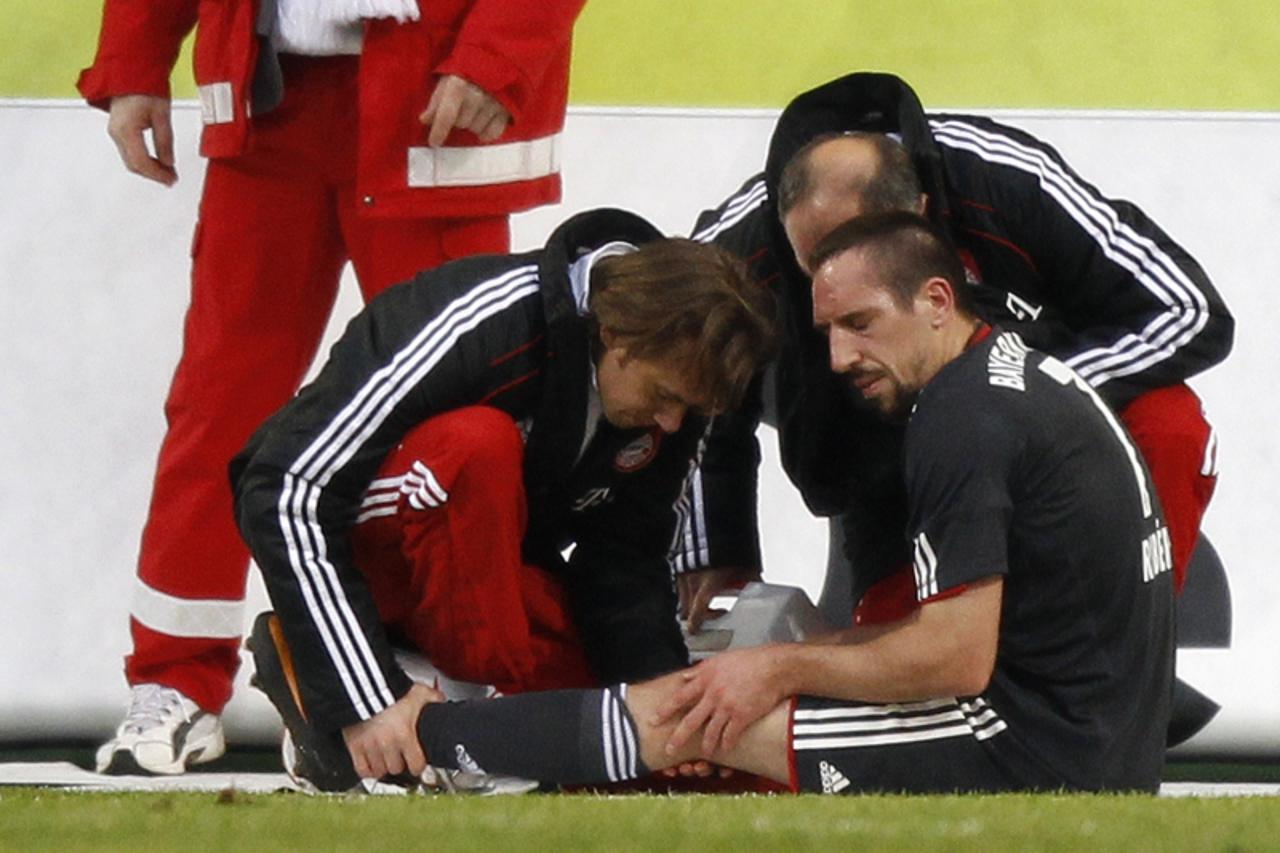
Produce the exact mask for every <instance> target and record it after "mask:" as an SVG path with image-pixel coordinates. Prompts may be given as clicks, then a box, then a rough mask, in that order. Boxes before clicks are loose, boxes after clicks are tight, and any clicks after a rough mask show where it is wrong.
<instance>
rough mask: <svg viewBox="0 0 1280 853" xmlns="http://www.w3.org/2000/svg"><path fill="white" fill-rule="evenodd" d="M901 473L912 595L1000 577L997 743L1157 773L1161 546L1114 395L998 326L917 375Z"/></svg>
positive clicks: (1165, 698)
mask: <svg viewBox="0 0 1280 853" xmlns="http://www.w3.org/2000/svg"><path fill="white" fill-rule="evenodd" d="M906 482H907V491H908V501H909V506H910V522H909V526H908V533H909V538H910V542H911V546H912V548H913V551H914V570H915V579H916V591H917V597H918V598H919V599H920V600H922V601H924V600H927V599H929V598H930V597H932V596H935V595H938V594H939V593H943V592H946V591H947V590H948V589H952V588H954V587H956V586H958V585H961V584H965V583H969V582H972V581H976V580H979V579H981V578H985V577H990V576H993V575H1000V576H1002V577H1003V580H1004V598H1003V603H1002V611H1001V616H1000V636H999V647H998V652H997V656H996V663H995V673H994V676H993V678H992V681H991V684H990V686H989V687H988V689H987V690H986V691H985V692H984V693H983V698H984V699H985V700H986V702H987V703H989V704H990V706H991V708H992V709H993V710H994V713H995V714H996V715H997V716H998V717H999V718H1000V719H1001V720H1003V721H1004V722H1005V724H1006V725H1007V730H1006V731H1004V732H1002V733H1001V734H1000V736H999V737H998V738H993V739H992V744H993V745H998V746H999V747H1000V748H1001V749H1002V750H1003V753H1002V754H1006V755H1007V754H1008V753H1009V752H1010V749H1009V743H1008V742H1009V741H1013V742H1016V744H1017V745H1018V747H1019V749H1018V750H1016V752H1014V759H1013V760H1015V761H1017V760H1025V761H1028V762H1032V766H1031V767H1030V768H1023V770H1033V769H1035V765H1036V764H1038V765H1039V766H1041V767H1042V768H1046V769H1048V770H1049V771H1051V772H1052V773H1053V774H1054V778H1057V779H1059V780H1061V782H1062V783H1063V784H1066V785H1068V786H1070V787H1072V788H1084V789H1145V790H1154V789H1155V787H1156V786H1157V785H1158V782H1159V778H1160V772H1161V769H1162V767H1163V761H1164V748H1165V729H1166V726H1167V723H1168V717H1169V699H1170V690H1171V683H1172V677H1173V642H1174V635H1173V588H1172V574H1171V566H1172V554H1171V547H1170V541H1169V532H1168V529H1167V527H1166V526H1165V523H1164V518H1163V514H1162V512H1161V509H1160V502H1159V499H1158V497H1157V496H1156V493H1155V490H1154V488H1153V487H1152V484H1151V480H1150V477H1149V475H1148V473H1147V470H1146V466H1145V464H1144V463H1143V461H1142V458H1141V456H1140V455H1139V453H1138V451H1137V449H1136V448H1135V447H1134V445H1133V442H1132V441H1131V439H1130V438H1129V436H1128V434H1127V433H1126V432H1125V430H1124V427H1123V426H1122V425H1121V424H1120V422H1119V421H1118V419H1117V418H1116V416H1115V415H1114V414H1113V413H1112V411H1111V409H1110V408H1109V407H1108V406H1107V405H1106V403H1105V402H1104V401H1103V400H1102V399H1101V398H1100V397H1099V396H1098V394H1097V393H1096V391H1094V389H1093V388H1092V387H1091V386H1090V385H1088V383H1087V382H1085V381H1084V379H1083V378H1081V377H1080V375H1079V374H1077V373H1076V372H1074V371H1073V370H1071V368H1070V367H1068V366H1067V365H1066V364H1065V363H1063V362H1062V361H1059V360H1058V359H1056V358H1054V357H1052V356H1048V355H1045V354H1044V353H1040V352H1038V351H1036V350H1033V349H1028V348H1027V346H1026V345H1025V344H1024V343H1023V341H1022V339H1021V338H1020V337H1019V336H1018V335H1017V334H1016V333H1014V332H1000V331H996V332H994V333H993V334H991V335H989V336H988V337H987V338H986V339H985V340H983V341H982V342H980V343H978V344H975V345H974V346H972V347H971V348H970V349H968V350H967V351H966V352H964V353H963V354H962V355H961V356H959V357H958V358H957V359H955V360H954V361H952V362H951V363H949V364H948V365H947V366H945V367H944V368H943V369H942V370H941V371H940V372H939V373H938V375H937V376H936V377H934V379H933V380H932V381H931V382H930V383H929V384H928V385H926V386H925V388H924V390H923V391H922V392H921V394H920V397H919V399H918V400H917V403H916V407H915V410H914V411H913V413H912V415H911V419H910V422H909V424H908V426H907V440H906ZM925 606H926V607H927V606H929V605H928V604H927V603H926V604H925ZM997 741H998V742H999V743H998V744H997V743H996V742H997ZM1020 775H1028V774H1027V773H1021V774H1020ZM1029 775H1030V778H1036V775H1035V774H1029Z"/></svg>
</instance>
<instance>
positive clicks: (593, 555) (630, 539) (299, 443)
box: [231, 210, 707, 729]
mask: <svg viewBox="0 0 1280 853" xmlns="http://www.w3.org/2000/svg"><path fill="white" fill-rule="evenodd" d="M660 236H661V235H660V234H659V232H658V231H657V230H656V229H654V228H653V226H651V225H650V224H649V223H647V222H645V221H644V220H641V219H639V218H638V217H636V216H633V215H631V214H629V213H625V212H622V211H616V210H598V211H591V212H588V213H583V214H580V215H578V216H576V217H574V218H572V219H570V220H569V221H568V222H566V223H565V224H563V225H562V226H560V228H559V229H557V230H556V232H555V233H554V234H553V235H552V236H551V238H550V241H549V242H548V243H547V245H546V247H545V248H543V249H541V250H538V251H533V252H528V253H524V254H516V255H495V256H486V257H475V258H469V259H465V260H460V261H456V262H453V263H450V264H447V265H445V266H442V267H440V268H438V269H435V270H431V271H427V272H423V273H420V274H419V275H418V276H417V277H416V278H414V279H413V280H411V281H409V282H407V283H405V284H401V285H398V286H396V287H394V288H391V289H390V290H388V291H386V292H385V293H384V294H382V295H380V296H379V297H378V298H376V299H374V300H373V301H372V302H370V303H369V305H368V306H367V307H366V308H365V310H364V311H362V312H361V313H360V314H359V315H358V316H357V317H356V318H355V319H354V320H352V322H351V324H350V325H349V326H348V327H347V329H346V332H345V333H344V335H343V336H342V339H341V340H340V341H339V342H338V343H337V345H336V346H335V347H334V349H333V351H332V353H331V354H330V357H329V360H328V363H327V364H326V365H325V367H324V369H323V371H322V372H321V373H320V375H319V376H318V377H317V379H316V380H315V382H313V383H312V384H310V385H308V386H307V387H306V388H304V389H303V390H302V391H301V392H300V393H299V394H298V396H297V397H295V398H294V399H293V400H292V401H291V402H290V403H289V404H288V405H286V406H285V407H284V408H283V409H282V410H281V411H279V412H278V413H277V414H276V415H274V416H273V417H272V418H271V419H269V420H268V421H267V422H266V423H265V424H264V425H263V426H262V427H261V428H260V429H259V430H258V431H257V432H256V433H255V434H254V436H253V437H252V438H251V439H250V441H249V444H248V445H247V446H246V447H245V449H244V450H243V451H242V452H241V453H240V454H239V455H238V456H237V457H236V458H235V460H233V462H232V464H231V479H232V484H233V487H234V490H235V495H236V516H237V520H238V522H239V525H240V530H241V533H242V534H243V536H244V538H245V540H246V541H247V542H248V543H249V547H250V549H251V550H252V551H253V556H254V558H255V559H256V560H257V562H258V565H259V566H260V567H261V569H262V572H263V575H264V578H265V580H266V586H267V590H268V592H269V594H270V596H271V601H272V604H273V606H274V607H275V609H276V611H277V612H278V614H279V615H280V617H281V620H282V623H283V626H284V629H285V633H286V636H287V638H288V640H289V643H290V646H291V648H292V652H293V655H294V660H295V666H296V670H297V672H298V675H299V678H300V681H301V684H302V688H303V697H302V698H303V702H304V704H305V706H306V708H307V709H308V713H309V714H310V715H311V717H312V719H313V721H314V722H316V723H318V724H319V725H321V726H322V727H325V728H329V729H337V728H341V727H343V726H346V725H350V724H352V723H354V722H357V721H359V720H362V719H367V718H369V717H371V716H373V715H374V714H376V713H378V712H379V711H381V710H382V709H384V708H386V707H387V706H388V705H390V704H392V703H393V702H394V701H395V700H396V699H397V698H398V697H400V696H402V695H403V694H404V693H405V691H407V690H408V687H409V681H408V678H407V676H406V675H405V674H404V673H403V672H402V671H401V670H400V669H399V667H398V666H397V665H396V664H395V662H394V660H393V656H392V650H391V648H390V646H389V645H388V642H387V639H386V635H385V633H384V631H383V628H382V626H381V624H380V623H379V620H378V614H377V611H376V610H375V608H374V604H373V599H372V597H371V596H370V594H369V591H368V588H367V587H366V585H365V583H364V580H363V578H362V576H361V574H360V571H359V570H358V569H357V568H356V566H355V565H354V564H353V562H352V549H351V545H350V541H349V537H348V535H347V531H348V529H349V528H350V527H351V526H352V524H353V523H354V520H355V518H356V515H357V513H358V511H359V507H360V501H361V496H362V494H363V493H364V491H365V489H366V488H367V487H368V485H369V483H370V481H371V480H372V479H373V477H374V476H375V474H376V472H377V470H378V468H379V466H380V465H381V463H382V461H383V458H384V457H385V456H386V455H387V453H388V452H389V451H391V450H392V449H394V448H395V447H396V446H397V444H398V443H399V442H400V440H401V438H402V437H403V436H404V435H405V434H406V433H408V432H409V431H410V430H411V429H413V428H414V427H415V426H416V425H417V424H419V423H421V422H422V421H424V420H426V419H427V418H430V417H431V416H432V415H435V414H439V413H442V412H447V411H451V410H453V409H456V408H459V407H462V406H470V405H486V406H493V407H495V408H497V409H500V410H502V411H504V412H506V413H508V414H509V415H511V417H512V418H514V419H515V420H516V421H517V422H520V423H522V424H530V425H531V429H530V432H529V434H528V435H529V437H528V442H527V445H526V448H525V462H524V482H525V488H526V492H527V494H528V502H529V528H528V534H527V536H526V538H525V542H524V552H525V558H526V560H528V561H529V562H530V563H534V564H536V565H541V566H544V567H546V568H548V569H551V570H553V571H556V572H559V573H560V574H561V576H562V577H563V579H564V582H565V584H566V587H567V589H568V592H569V598H570V601H571V607H572V609H573V615H574V618H575V621H576V624H577V626H578V629H579V632H580V634H581V638H582V641H583V644H584V646H585V647H586V650H587V655H588V658H589V660H590V661H591V663H592V665H593V667H594V669H595V671H596V675H597V676H598V677H599V678H600V679H601V680H602V681H603V682H605V683H610V682H614V681H619V680H635V679H640V678H645V677H649V676H653V675H656V674H659V673H662V672H665V671H668V670H671V669H675V668H678V667H680V666H683V665H685V664H686V663H687V652H686V650H685V647H684V643H683V640H682V638H681V635H680V631H679V626H678V623H677V621H676V618H675V613H676V602H675V594H674V591H673V586H672V582H671V568H670V564H669V562H668V556H669V553H670V550H671V547H672V540H673V536H674V534H675V530H676V526H677V516H678V515H679V514H680V513H682V512H683V511H684V509H683V502H684V491H685V484H686V481H687V479H688V477H689V474H690V471H691V470H692V469H693V467H694V466H695V465H696V458H695V457H696V454H697V452H698V449H699V446H700V445H701V443H702V440H703V437H704V434H705V432H706V427H707V422H706V420H705V419H702V418H697V417H694V416H692V415H690V416H688V417H687V418H686V419H685V423H684V424H683V425H682V427H681V429H680V431H679V432H677V433H675V434H672V435H657V434H654V435H652V440H653V441H655V442H656V443H657V452H656V454H653V456H652V459H651V460H650V461H649V462H648V463H647V464H645V465H643V466H640V467H638V468H637V467H635V466H634V465H618V464H615V462H616V461H617V460H618V459H619V454H620V453H622V452H623V451H624V449H626V448H628V447H629V446H630V445H632V444H633V442H637V441H638V440H641V441H643V440H646V436H649V435H650V432H649V431H647V430H644V429H631V430H621V429H617V428H614V427H612V426H611V425H609V424H608V423H607V422H606V421H604V420H601V422H600V425H599V427H598V430H597V432H596V434H595V437H594V439H593V440H592V443H591V444H590V446H589V447H588V448H587V450H586V452H585V453H584V455H583V457H582V458H581V459H580V460H578V461H577V463H576V464H575V458H576V457H577V454H578V451H579V448H580V447H581V445H582V441H583V437H584V431H585V429H586V421H587V398H588V389H589V387H590V382H591V373H590V371H591V363H592V362H591V359H592V347H591V343H592V342H591V340H590V334H591V332H590V329H589V325H588V321H587V320H586V318H584V317H581V316H579V314H578V312H577V308H576V306H575V303H574V298H573V294H572V292H571V290H570V286H569V279H568V268H569V265H570V264H571V263H572V262H573V261H574V260H576V259H577V258H578V257H580V256H581V255H582V254H584V253H586V252H588V251H590V250H592V249H595V248H597V247H599V246H601V245H603V244H605V243H608V242H611V241H614V240H623V241H626V242H630V243H632V244H636V245H639V244H642V243H646V242H650V241H652V240H655V239H658V238H659V237H660ZM634 455H635V454H634V453H632V454H631V456H628V457H627V458H628V459H632V458H633V457H634ZM642 455H643V454H642ZM570 543H576V549H575V550H574V551H573V553H572V555H571V557H570V558H569V559H568V561H567V562H566V561H565V560H563V559H562V558H561V556H560V553H561V550H562V549H564V548H565V547H566V546H567V545H569V544H570Z"/></svg>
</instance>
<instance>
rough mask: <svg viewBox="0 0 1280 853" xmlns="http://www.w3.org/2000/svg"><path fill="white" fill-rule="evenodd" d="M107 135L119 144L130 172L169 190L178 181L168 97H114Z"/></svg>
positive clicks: (117, 145) (117, 146)
mask: <svg viewBox="0 0 1280 853" xmlns="http://www.w3.org/2000/svg"><path fill="white" fill-rule="evenodd" d="M148 131H150V133H151V142H152V144H153V145H154V146H155V154H154V156H152V152H151V151H150V150H149V149H148V148H147V140H146V133H147V132H148ZM107 135H108V136H110V137H111V141H112V142H114V143H115V144H116V148H117V149H118V150H119V152H120V160H121V162H123V163H124V167H125V168H126V169H128V170H129V171H130V172H133V173H134V174H135V175H141V176H142V177H144V178H146V179H147V180H149V181H155V182H156V183H159V184H164V185H165V186H166V187H168V186H172V185H173V184H174V183H176V182H177V180H178V172H177V169H175V168H174V156H173V123H172V121H171V118H170V109H169V99H168V98H160V97H156V96H155V95H117V96H116V97H114V98H112V99H111V110H110V113H109V115H108V117H107Z"/></svg>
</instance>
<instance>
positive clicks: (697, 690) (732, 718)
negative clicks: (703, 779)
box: [651, 646, 787, 759]
mask: <svg viewBox="0 0 1280 853" xmlns="http://www.w3.org/2000/svg"><path fill="white" fill-rule="evenodd" d="M783 648H785V647H783V646H760V647H758V648H753V649H742V650H740V651H732V652H722V653H720V654H718V655H716V656H714V657H712V658H709V659H707V660H704V661H702V662H701V663H699V664H698V665H696V666H694V667H691V668H689V669H687V670H685V671H684V672H683V673H681V674H680V678H681V683H680V685H679V686H678V687H677V688H676V690H675V691H674V692H673V693H672V695H671V696H670V697H668V698H667V700H666V701H665V702H663V703H662V704H661V705H659V707H658V710H657V712H656V713H655V715H654V718H653V720H652V721H651V723H652V724H653V725H654V726H661V725H663V724H664V723H667V722H669V721H671V720H673V719H675V718H676V717H677V716H679V717H680V721H679V722H678V723H677V724H676V727H675V729H674V730H673V731H672V732H671V734H670V735H669V736H668V738H667V743H666V751H667V754H668V755H675V754H677V753H679V752H680V751H681V749H683V747H684V746H685V744H686V743H688V742H689V740H690V739H691V738H693V737H694V736H695V735H696V734H697V733H698V732H699V731H701V732H702V739H701V741H702V742H701V746H700V748H699V755H701V756H702V757H703V758H705V759H714V758H715V757H716V756H717V755H720V754H723V753H724V752H727V751H728V750H731V749H733V747H734V746H735V745H737V743H738V739H739V738H740V737H741V736H742V733H743V732H744V731H746V729H747V728H748V727H749V726H750V725H751V724H752V723H754V722H755V721H756V720H759V719H760V718H761V717H763V716H764V715H765V714H767V713H769V712H770V711H772V710H773V709H774V708H775V707H777V705H778V703H780V702H782V701H783V700H784V699H785V698H786V695H787V694H786V692H785V689H784V688H783V687H782V684H783V678H782V675H783V673H784V672H785V667H784V666H783V664H782V660H781V658H782V649H783Z"/></svg>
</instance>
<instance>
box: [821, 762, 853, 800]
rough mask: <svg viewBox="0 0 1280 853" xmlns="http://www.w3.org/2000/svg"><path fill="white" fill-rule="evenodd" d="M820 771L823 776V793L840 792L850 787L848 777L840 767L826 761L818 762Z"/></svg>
mask: <svg viewBox="0 0 1280 853" xmlns="http://www.w3.org/2000/svg"><path fill="white" fill-rule="evenodd" d="M818 773H819V774H820V775H821V776H822V793H824V794H838V793H840V792H841V791H843V790H844V789H845V788H847V787H849V780H848V778H847V777H846V776H845V775H844V774H843V773H841V772H840V770H839V768H836V767H832V766H831V765H830V764H828V763H827V762H825V761H819V762H818Z"/></svg>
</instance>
